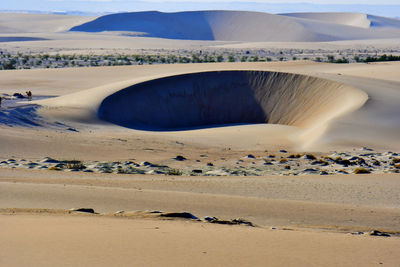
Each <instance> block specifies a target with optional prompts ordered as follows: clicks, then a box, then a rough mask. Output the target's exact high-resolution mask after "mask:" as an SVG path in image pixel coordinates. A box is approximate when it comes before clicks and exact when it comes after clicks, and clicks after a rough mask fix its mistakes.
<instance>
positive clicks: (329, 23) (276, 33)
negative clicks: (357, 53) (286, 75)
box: [71, 11, 400, 42]
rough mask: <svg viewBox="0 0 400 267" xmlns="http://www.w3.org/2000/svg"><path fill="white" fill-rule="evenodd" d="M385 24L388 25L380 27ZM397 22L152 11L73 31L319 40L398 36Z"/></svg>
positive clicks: (116, 16) (101, 20) (351, 16)
mask: <svg viewBox="0 0 400 267" xmlns="http://www.w3.org/2000/svg"><path fill="white" fill-rule="evenodd" d="M375 21H376V22H375ZM371 25H373V26H377V25H379V26H382V27H370V26H371ZM385 25H389V28H390V29H382V28H385V27H384V26H385ZM399 25H400V24H399V23H398V20H396V19H392V20H391V19H385V18H384V19H380V18H379V17H369V19H367V15H365V14H344V13H318V14H309V13H308V14H304V13H300V14H286V15H274V14H268V13H261V12H245V11H190V12H176V13H163V12H157V11H148V12H132V13H120V14H111V15H106V16H102V17H99V18H97V19H95V20H93V21H90V22H87V23H84V24H82V25H79V26H75V27H73V28H71V31H83V32H104V31H126V32H133V33H134V32H136V33H137V35H138V36H140V35H144V36H147V37H159V38H160V37H161V38H167V39H188V40H220V41H246V42H252V41H258V42H262V41H264V42H265V41H286V42H294V41H297V42H317V41H338V40H357V39H360V40H361V39H374V38H394V37H399V34H400V29H399ZM193 29H195V30H193Z"/></svg>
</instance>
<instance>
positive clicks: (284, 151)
mask: <svg viewBox="0 0 400 267" xmlns="http://www.w3.org/2000/svg"><path fill="white" fill-rule="evenodd" d="M279 152H281V153H287V151H286V150H284V149H281V150H279Z"/></svg>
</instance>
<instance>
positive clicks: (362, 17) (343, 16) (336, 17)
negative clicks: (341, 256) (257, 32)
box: [281, 12, 400, 28]
mask: <svg viewBox="0 0 400 267" xmlns="http://www.w3.org/2000/svg"><path fill="white" fill-rule="evenodd" d="M281 15H283V16H289V17H295V18H302V19H308V20H316V21H321V22H326V23H333V24H342V25H347V26H353V27H360V28H374V27H388V28H389V27H392V28H400V20H399V19H395V18H385V17H380V16H374V15H368V14H362V13H336V12H329V13H325V12H318V13H287V14H281Z"/></svg>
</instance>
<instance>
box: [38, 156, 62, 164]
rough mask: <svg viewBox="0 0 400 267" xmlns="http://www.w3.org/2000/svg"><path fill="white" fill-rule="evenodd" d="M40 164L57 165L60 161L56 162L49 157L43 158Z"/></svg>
mask: <svg viewBox="0 0 400 267" xmlns="http://www.w3.org/2000/svg"><path fill="white" fill-rule="evenodd" d="M40 162H42V163H59V162H60V161H59V160H56V159H52V158H50V157H45V158H44V159H42V160H41V161H40Z"/></svg>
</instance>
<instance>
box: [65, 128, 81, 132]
mask: <svg viewBox="0 0 400 267" xmlns="http://www.w3.org/2000/svg"><path fill="white" fill-rule="evenodd" d="M67 131H70V132H79V131H78V130H77V129H74V128H68V129H67Z"/></svg>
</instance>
